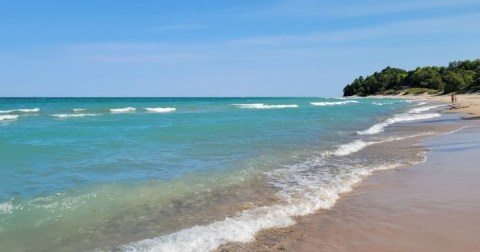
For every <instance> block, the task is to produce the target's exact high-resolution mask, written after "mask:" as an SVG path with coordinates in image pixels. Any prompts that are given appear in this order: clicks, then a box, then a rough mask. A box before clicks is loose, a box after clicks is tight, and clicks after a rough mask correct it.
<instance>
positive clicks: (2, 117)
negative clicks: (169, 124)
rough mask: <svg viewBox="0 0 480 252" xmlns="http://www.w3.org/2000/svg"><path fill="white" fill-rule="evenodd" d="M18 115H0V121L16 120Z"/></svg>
mask: <svg viewBox="0 0 480 252" xmlns="http://www.w3.org/2000/svg"><path fill="white" fill-rule="evenodd" d="M17 118H18V115H0V121H12V120H17Z"/></svg>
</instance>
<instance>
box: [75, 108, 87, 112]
mask: <svg viewBox="0 0 480 252" xmlns="http://www.w3.org/2000/svg"><path fill="white" fill-rule="evenodd" d="M72 110H73V112H81V111H85V110H87V109H84V108H74V109H72Z"/></svg>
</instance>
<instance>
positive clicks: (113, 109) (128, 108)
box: [110, 107, 137, 113]
mask: <svg viewBox="0 0 480 252" xmlns="http://www.w3.org/2000/svg"><path fill="white" fill-rule="evenodd" d="M135 110H137V109H136V108H132V107H126V108H112V109H110V112H112V113H129V112H134V111H135Z"/></svg>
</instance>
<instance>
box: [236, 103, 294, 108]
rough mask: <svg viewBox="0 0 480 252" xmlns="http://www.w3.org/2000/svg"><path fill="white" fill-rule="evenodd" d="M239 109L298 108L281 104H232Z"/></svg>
mask: <svg viewBox="0 0 480 252" xmlns="http://www.w3.org/2000/svg"><path fill="white" fill-rule="evenodd" d="M232 105H233V106H235V107H238V108H241V109H282V108H298V105H297V104H281V105H268V104H264V103H247V104H232Z"/></svg>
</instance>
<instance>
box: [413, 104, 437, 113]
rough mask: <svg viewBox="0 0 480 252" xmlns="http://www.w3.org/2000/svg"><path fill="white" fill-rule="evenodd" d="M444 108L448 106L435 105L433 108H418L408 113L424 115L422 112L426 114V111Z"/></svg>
mask: <svg viewBox="0 0 480 252" xmlns="http://www.w3.org/2000/svg"><path fill="white" fill-rule="evenodd" d="M444 106H446V105H433V106H424V107H418V108H413V109H410V110H409V111H408V113H412V114H418V113H422V112H425V111H429V110H432V109H436V108H440V107H444Z"/></svg>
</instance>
